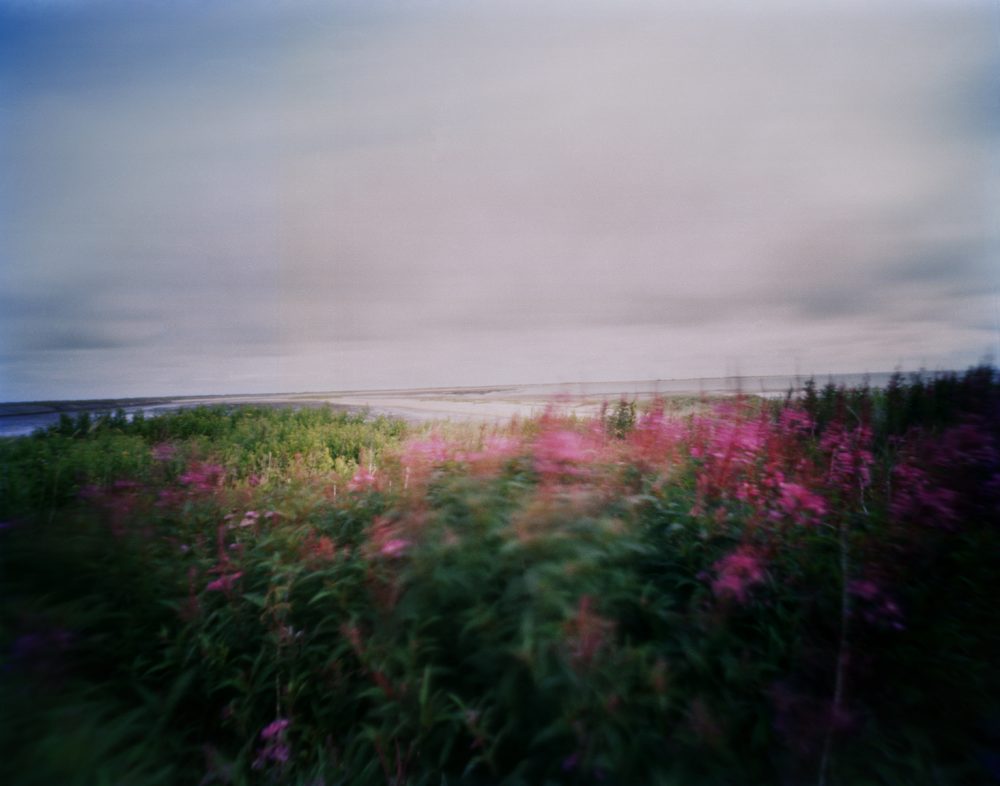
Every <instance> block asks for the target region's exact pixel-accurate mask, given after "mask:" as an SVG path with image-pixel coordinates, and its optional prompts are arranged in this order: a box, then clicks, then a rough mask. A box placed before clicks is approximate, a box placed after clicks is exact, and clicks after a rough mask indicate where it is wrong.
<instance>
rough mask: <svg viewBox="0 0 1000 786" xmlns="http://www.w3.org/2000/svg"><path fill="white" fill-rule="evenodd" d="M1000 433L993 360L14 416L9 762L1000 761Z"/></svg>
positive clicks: (210, 769) (661, 778) (680, 781)
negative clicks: (317, 402) (821, 376)
mask: <svg viewBox="0 0 1000 786" xmlns="http://www.w3.org/2000/svg"><path fill="white" fill-rule="evenodd" d="M998 456H1000V381H998V379H997V376H996V373H995V372H994V371H993V370H992V369H973V370H972V371H970V372H968V373H966V374H965V375H961V376H959V375H945V376H940V377H937V378H932V379H903V378H899V379H897V380H896V381H895V382H894V383H893V385H891V386H890V387H889V388H888V389H887V390H885V391H871V390H864V389H862V390H842V389H837V388H835V387H831V386H828V387H827V388H823V389H820V390H817V389H816V388H815V386H812V387H810V388H809V389H807V391H806V393H805V395H804V396H803V397H802V398H801V400H797V399H795V398H789V400H787V401H783V402H773V401H762V400H752V399H751V400H729V401H724V402H720V403H711V404H708V403H706V404H705V405H704V406H702V407H701V408H700V409H699V410H698V411H696V412H694V413H693V414H687V415H677V414H671V410H670V409H669V408H668V407H664V406H661V405H654V406H652V407H650V408H645V409H643V410H642V411H639V410H638V408H637V407H636V406H635V405H634V404H633V403H631V402H627V401H623V402H620V403H618V404H617V405H614V406H612V407H610V408H608V410H606V411H605V413H604V414H603V416H602V417H601V418H597V419H595V420H594V421H579V420H573V419H566V418H562V417H560V416H559V415H558V414H557V413H555V412H553V413H549V414H547V415H545V416H543V417H541V418H538V419H535V420H532V421H529V422H524V423H514V424H510V425H508V426H506V427H503V428H485V427H484V428H474V427H465V428H451V429H447V430H445V429H437V428H430V429H424V430H421V431H420V432H419V433H415V432H412V431H407V429H406V427H405V426H404V425H403V424H402V423H400V422H397V421H391V420H385V419H377V420H371V419H366V418H364V417H361V416H355V415H347V414H337V413H333V412H331V411H329V410H301V411H290V410H272V409H229V410H225V409H214V410H209V409H201V410H190V411H183V412H178V413H174V414H170V415H164V416H161V417H156V418H150V419H141V418H140V419H138V420H136V421H133V422H127V419H126V418H124V417H123V416H109V417H105V418H101V419H97V420H92V419H89V418H82V417H81V418H77V419H75V420H71V419H68V418H67V419H65V420H64V421H63V422H62V423H61V424H60V425H59V426H57V427H55V428H53V429H51V430H49V431H48V432H44V433H39V434H36V435H34V436H32V437H25V438H17V439H7V440H2V441H0V472H2V475H0V510H2V514H0V516H2V519H0V520H2V521H3V525H2V526H3V529H2V530H0V591H2V592H3V597H4V604H3V609H2V616H0V624H2V629H0V652H2V653H3V656H2V658H3V659H2V671H0V703H2V704H3V706H4V707H5V713H6V716H7V719H8V722H7V723H5V724H4V725H3V730H2V735H3V737H2V744H3V756H0V780H2V781H3V782H4V783H11V784H25V785H28V784H53V783H59V784H81V785H82V784H102V783H107V784H161V783H162V784H270V783H276V784H277V783H280V784H303V786H305V785H307V784H308V785H310V786H312V785H313V784H315V785H316V786H318V785H319V784H326V785H327V786H332V784H395V785H396V786H401V784H404V783H406V784H414V785H416V784H435V785H437V784H469V785H470V786H471V785H475V784H496V783H509V784H545V783H549V784H633V783H642V784H664V786H670V785H673V784H677V786H689V785H691V784H720V786H721V785H722V784H735V783H738V784H774V783H788V784H799V783H826V784H843V785H844V786H847V785H848V784H849V785H850V786H854V785H855V784H901V783H905V784H928V785H929V784H947V785H948V786H959V784H978V783H983V784H987V783H991V782H995V781H993V780H991V778H993V777H995V766H996V762H997V758H998V756H1000V730H998V727H997V724H998V723H1000V716H998V714H997V713H998V708H1000V701H998V698H1000V675H998V672H997V670H996V668H995V664H996V663H998V662H1000V624H998V623H1000V608H998V606H997V604H996V598H998V597H1000V571H998V570H997V567H998V566H997V555H998V554H1000V528H998V526H997V522H998V520H1000V461H998ZM991 767H993V768H994V769H993V770H991ZM991 773H992V774H991Z"/></svg>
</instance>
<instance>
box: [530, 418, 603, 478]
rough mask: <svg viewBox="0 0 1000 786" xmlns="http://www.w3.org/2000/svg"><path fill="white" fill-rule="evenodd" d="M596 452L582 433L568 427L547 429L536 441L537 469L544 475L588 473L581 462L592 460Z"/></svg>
mask: <svg viewBox="0 0 1000 786" xmlns="http://www.w3.org/2000/svg"><path fill="white" fill-rule="evenodd" d="M595 453H596V450H595V447H594V446H593V445H592V444H590V443H589V442H588V440H587V439H586V438H585V437H584V436H583V435H582V434H578V433H577V432H575V431H569V430H568V429H554V430H551V431H545V432H544V433H542V435H541V436H539V438H538V440H537V441H536V442H535V469H536V470H537V471H538V473H539V474H540V475H542V476H543V477H557V476H561V475H564V476H565V475H568V476H576V477H579V476H582V475H585V474H587V468H586V467H585V466H581V464H584V463H586V462H588V461H590V460H592V459H593V457H594V455H595Z"/></svg>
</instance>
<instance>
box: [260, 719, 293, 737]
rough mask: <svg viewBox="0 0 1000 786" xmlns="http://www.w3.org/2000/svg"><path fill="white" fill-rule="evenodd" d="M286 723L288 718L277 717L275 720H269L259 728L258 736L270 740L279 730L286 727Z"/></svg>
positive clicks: (281, 730) (279, 732)
mask: <svg viewBox="0 0 1000 786" xmlns="http://www.w3.org/2000/svg"><path fill="white" fill-rule="evenodd" d="M288 723H289V721H288V718H278V719H277V720H273V721H271V722H270V723H269V724H267V726H265V727H264V728H263V729H262V730H261V732H260V738H261V739H262V740H270V739H273V738H274V737H277V736H278V735H279V734H281V732H283V731H284V730H285V729H287V728H288Z"/></svg>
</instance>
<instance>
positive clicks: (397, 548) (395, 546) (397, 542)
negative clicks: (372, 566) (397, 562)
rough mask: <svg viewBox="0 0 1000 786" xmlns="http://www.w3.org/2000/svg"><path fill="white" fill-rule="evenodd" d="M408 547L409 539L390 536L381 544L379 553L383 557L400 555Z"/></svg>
mask: <svg viewBox="0 0 1000 786" xmlns="http://www.w3.org/2000/svg"><path fill="white" fill-rule="evenodd" d="M409 547H410V541H408V540H404V539H403V538H392V539H390V540H387V541H386V542H385V543H383V544H382V548H380V549H379V554H381V555H382V556H384V557H401V556H402V555H403V554H404V553H405V552H406V550H407V549H408V548H409Z"/></svg>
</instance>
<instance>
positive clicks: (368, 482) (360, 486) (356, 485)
mask: <svg viewBox="0 0 1000 786" xmlns="http://www.w3.org/2000/svg"><path fill="white" fill-rule="evenodd" d="M374 485H375V473H374V472H369V471H368V470H367V469H365V468H364V467H358V471H357V472H355V473H354V477H352V478H351V480H350V482H349V483H348V484H347V488H348V489H350V490H351V491H364V490H366V489H370V488H372V487H374Z"/></svg>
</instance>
